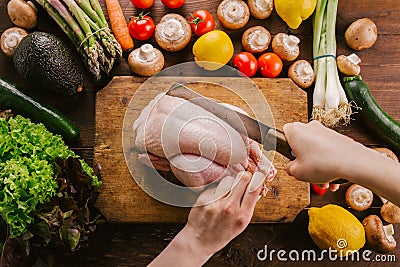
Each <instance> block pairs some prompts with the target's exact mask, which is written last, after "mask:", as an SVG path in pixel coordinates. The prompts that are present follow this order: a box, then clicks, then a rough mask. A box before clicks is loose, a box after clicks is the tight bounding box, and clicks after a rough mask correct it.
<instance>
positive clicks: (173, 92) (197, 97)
mask: <svg viewBox="0 0 400 267" xmlns="http://www.w3.org/2000/svg"><path fill="white" fill-rule="evenodd" d="M167 95H169V96H174V97H179V98H182V99H185V100H188V101H190V102H191V103H193V104H195V105H197V106H199V107H202V108H203V109H205V110H207V111H208V112H210V113H212V114H214V115H215V116H217V117H218V118H220V119H221V120H223V121H225V122H226V123H228V124H229V125H230V126H232V128H234V129H235V130H237V131H238V132H239V133H241V134H244V135H245V136H247V137H249V138H251V139H253V140H254V141H256V142H258V143H260V144H262V146H263V148H264V149H265V150H267V151H269V150H275V151H277V152H278V153H280V154H282V155H283V156H285V157H287V158H288V159H290V160H294V159H296V157H295V155H294V153H293V151H292V149H291V147H290V145H289V143H288V142H287V140H286V137H285V134H284V133H283V132H282V131H280V130H278V129H275V128H273V127H271V126H269V125H267V124H265V123H263V122H260V121H258V120H256V119H254V118H252V117H250V116H248V115H246V114H244V113H241V112H239V111H236V110H233V109H231V108H229V107H227V106H225V105H223V104H220V103H218V102H216V101H214V100H212V99H210V98H207V97H205V96H203V95H201V94H199V93H197V92H195V91H193V90H191V89H190V88H188V87H187V86H185V85H184V84H182V83H176V84H174V85H172V86H171V87H170V89H169V90H168V91H167ZM347 182H348V180H346V179H342V178H339V179H336V180H334V181H332V183H336V184H344V183H347Z"/></svg>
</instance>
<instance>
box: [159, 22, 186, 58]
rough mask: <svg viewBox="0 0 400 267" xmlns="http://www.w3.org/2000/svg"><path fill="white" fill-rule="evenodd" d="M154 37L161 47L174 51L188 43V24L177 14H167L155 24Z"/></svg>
mask: <svg viewBox="0 0 400 267" xmlns="http://www.w3.org/2000/svg"><path fill="white" fill-rule="evenodd" d="M154 37H155V39H156V41H157V44H158V45H159V46H160V47H161V48H162V49H164V50H166V51H169V52H176V51H179V50H182V49H183V48H185V47H186V46H187V45H188V44H189V42H190V38H191V29H190V25H189V23H188V22H187V21H186V19H185V18H184V17H182V16H181V15H179V14H167V15H165V16H164V17H162V19H161V21H160V22H159V23H158V24H157V26H156V29H155V34H154Z"/></svg>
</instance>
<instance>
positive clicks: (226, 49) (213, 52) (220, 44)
mask: <svg viewBox="0 0 400 267" xmlns="http://www.w3.org/2000/svg"><path fill="white" fill-rule="evenodd" d="M233 51H234V48H233V44H232V40H231V38H229V36H228V35H227V34H226V33H225V32H223V31H219V30H214V31H210V32H208V33H206V34H204V35H202V36H201V37H200V38H199V39H197V41H196V42H195V43H194V45H193V55H194V60H195V61H196V63H197V65H199V66H200V67H202V68H204V69H206V70H217V69H219V68H221V67H223V66H224V65H225V64H226V63H228V62H229V60H230V59H231V58H232V56H233ZM213 62H215V63H213Z"/></svg>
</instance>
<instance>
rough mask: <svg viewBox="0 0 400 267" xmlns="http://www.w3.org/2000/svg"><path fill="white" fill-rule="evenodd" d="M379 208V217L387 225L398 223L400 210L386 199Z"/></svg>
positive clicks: (399, 221)
mask: <svg viewBox="0 0 400 267" xmlns="http://www.w3.org/2000/svg"><path fill="white" fill-rule="evenodd" d="M382 202H383V203H384V204H383V206H382V207H381V216H382V218H383V219H384V220H385V221H386V222H388V223H400V208H399V207H398V206H396V205H395V204H393V203H392V202H390V201H387V200H386V199H382Z"/></svg>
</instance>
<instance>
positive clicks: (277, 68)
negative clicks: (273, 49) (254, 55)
mask: <svg viewBox="0 0 400 267" xmlns="http://www.w3.org/2000/svg"><path fill="white" fill-rule="evenodd" d="M258 67H259V69H260V72H261V75H262V76H263V77H267V78H275V77H277V76H278V75H279V74H280V73H281V71H282V67H283V63H282V60H281V59H280V58H279V56H278V55H277V54H275V53H265V54H262V55H261V56H260V57H259V58H258Z"/></svg>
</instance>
